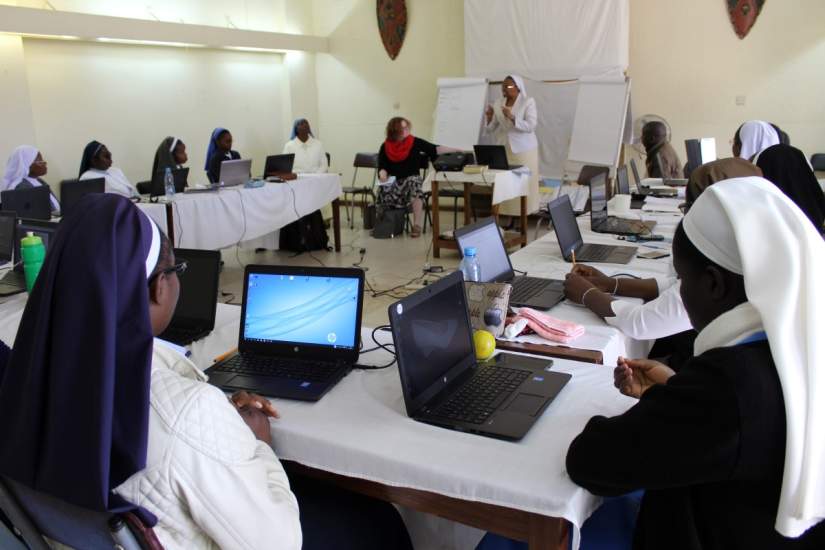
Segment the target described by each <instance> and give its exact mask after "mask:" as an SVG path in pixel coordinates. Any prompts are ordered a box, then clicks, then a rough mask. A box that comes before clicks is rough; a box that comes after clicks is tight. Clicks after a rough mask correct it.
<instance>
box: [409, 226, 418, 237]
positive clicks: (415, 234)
mask: <svg viewBox="0 0 825 550" xmlns="http://www.w3.org/2000/svg"><path fill="white" fill-rule="evenodd" d="M420 236H421V226H420V225H414V226H413V228H412V231H410V237H412V238H413V239H417V238H418V237H420Z"/></svg>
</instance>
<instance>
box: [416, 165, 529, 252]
mask: <svg viewBox="0 0 825 550" xmlns="http://www.w3.org/2000/svg"><path fill="white" fill-rule="evenodd" d="M439 174H449V177H450V180H449V181H450V183H461V184H462V185H463V186H464V225H469V224H470V221H471V220H470V200H471V198H470V195H471V193H470V191H471V189H472V186H473V185H478V184H480V183H481V181H479V179H478V175H477V174H466V175H464V177H462V174H463V173H462V172H449V173H446V172H435V173H434V175H433V176H431V177H428V178H427V179H428V181H429V182H430V189H431V191H432V196H431V201H432V203H431V211H432V216H433V257H435V258H440V257H441V249H442V248H451V249H453V250H457V249H458V245H457V244H456V241H455V239H445V238H442V237H441V223H440V220H439V215H438V212H439V210H438V207H439V196H438V188H439V181H438V175H439ZM465 178H466V179H465ZM482 179H483V178H482ZM485 183H486V182H485ZM486 184H487V185H490V186H491V187H493V197H494V200H493V202H494V204H493V217H494V218H495V219H496V221H498V206H499V204H498V202H497V201H496V200H495V183H494V182H489V183H486ZM519 201H520V203H521V212H520V216H519V225H520V231H519V232H518V233H506V234H505V235H504V246H505V247H507V248H510V247H513V246H515V245H521V247H522V248H524V247H525V246H527V197H526V195H525V194H522V195H521V196H520V197H519Z"/></svg>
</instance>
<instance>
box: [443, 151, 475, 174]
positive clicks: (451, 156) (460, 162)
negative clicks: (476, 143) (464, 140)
mask: <svg viewBox="0 0 825 550" xmlns="http://www.w3.org/2000/svg"><path fill="white" fill-rule="evenodd" d="M474 163H475V157H474V156H473V154H472V153H465V152H462V151H459V152H454V153H444V154H443V155H439V156H438V158H437V159H435V162H434V163H433V167H434V168H435V169H436V170H437V171H439V172H460V171H461V170H462V169H464V166H465V165H467V164H474Z"/></svg>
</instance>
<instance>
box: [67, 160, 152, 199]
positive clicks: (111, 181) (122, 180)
mask: <svg viewBox="0 0 825 550" xmlns="http://www.w3.org/2000/svg"><path fill="white" fill-rule="evenodd" d="M94 178H104V179H105V180H106V188H105V191H106V193H114V194H116V195H123V196H124V197H127V198H132V197H137V196H139V195H140V193H138V190H137V187H135V186H134V185H132V182H130V181H129V179H128V178H127V177H126V174H124V173H123V170H121V169H120V168H115V167H114V166H110V167H109V169H108V170H97V169H95V168H90V169H88V170H86V171H85V172H83V174H82V175H81V176H80V179H82V180H90V179H94Z"/></svg>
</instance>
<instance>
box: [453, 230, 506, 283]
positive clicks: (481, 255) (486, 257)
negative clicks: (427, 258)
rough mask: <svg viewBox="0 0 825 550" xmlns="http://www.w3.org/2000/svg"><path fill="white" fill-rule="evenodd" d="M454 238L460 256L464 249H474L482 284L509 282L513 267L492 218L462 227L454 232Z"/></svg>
mask: <svg viewBox="0 0 825 550" xmlns="http://www.w3.org/2000/svg"><path fill="white" fill-rule="evenodd" d="M455 238H456V240H457V241H458V246H459V248H460V250H461V255H462V256H463V255H464V249H465V248H467V247H471V246H474V247H476V249H477V254H476V257H477V258H478V263H479V264H480V265H481V281H482V282H484V283H489V282H501V281H509V280H510V279H512V278H513V266H512V264H511V263H510V258H508V257H507V250H506V249H505V248H504V243H503V242H502V240H501V233H499V230H498V226H496V223H495V220H494V219H493V218H488V219H486V220H482V221H480V222H478V223H475V224H473V225H472V226H466V227H462V228H461V229H459V230H457V231H456V232H455Z"/></svg>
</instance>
